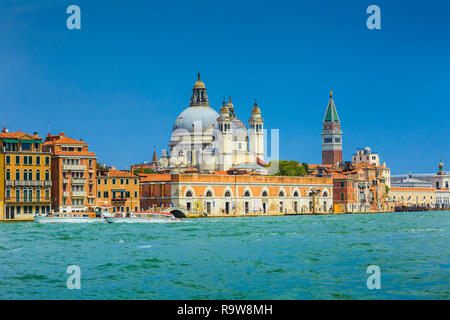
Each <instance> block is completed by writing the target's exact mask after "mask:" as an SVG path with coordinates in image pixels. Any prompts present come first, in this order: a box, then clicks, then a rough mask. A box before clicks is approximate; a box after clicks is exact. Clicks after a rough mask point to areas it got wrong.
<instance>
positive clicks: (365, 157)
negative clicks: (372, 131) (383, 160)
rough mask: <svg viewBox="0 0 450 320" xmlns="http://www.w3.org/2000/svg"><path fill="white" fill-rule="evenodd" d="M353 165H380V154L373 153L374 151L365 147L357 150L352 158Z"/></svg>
mask: <svg viewBox="0 0 450 320" xmlns="http://www.w3.org/2000/svg"><path fill="white" fill-rule="evenodd" d="M352 162H353V163H370V164H373V165H374V166H379V165H380V156H379V155H378V153H375V152H372V149H370V148H369V147H365V148H364V149H357V150H356V153H354V154H353V156H352Z"/></svg>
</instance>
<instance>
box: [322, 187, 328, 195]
mask: <svg viewBox="0 0 450 320" xmlns="http://www.w3.org/2000/svg"><path fill="white" fill-rule="evenodd" d="M329 196H330V191H328V188H325V189H324V190H323V192H322V197H329Z"/></svg>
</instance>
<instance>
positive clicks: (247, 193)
mask: <svg viewBox="0 0 450 320" xmlns="http://www.w3.org/2000/svg"><path fill="white" fill-rule="evenodd" d="M203 196H204V197H206V198H210V197H213V196H214V192H213V190H212V189H211V188H208V189H206V191H205V193H204V195H203ZM223 196H224V197H226V198H228V197H233V191H232V190H231V189H230V188H227V189H225V192H224V193H223ZM300 196H301V193H300V190H298V189H295V190H294V192H293V193H292V197H300ZM304 196H305V197H306V196H309V191H308V192H307V193H306V194H305V195H304ZM321 196H322V197H328V196H329V192H328V190H327V189H325V190H324V191H323V192H322V193H321ZM185 197H186V198H192V197H195V193H194V190H192V189H191V188H188V189H187V190H186V192H185ZM242 197H252V192H251V190H250V189H248V188H247V189H245V190H244V193H243V194H242ZM260 197H262V198H267V197H269V191H268V190H267V189H263V190H262V192H261V195H260ZM278 197H280V198H284V197H286V191H285V190H284V189H280V190H279V192H278Z"/></svg>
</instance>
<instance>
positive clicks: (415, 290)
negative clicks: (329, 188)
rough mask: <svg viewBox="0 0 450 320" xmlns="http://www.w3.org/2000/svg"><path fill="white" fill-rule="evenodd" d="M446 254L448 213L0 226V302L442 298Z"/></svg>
mask: <svg viewBox="0 0 450 320" xmlns="http://www.w3.org/2000/svg"><path fill="white" fill-rule="evenodd" d="M449 253H450V212H449V211H447V212H405V213H383V214H353V215H326V216H287V217H249V218H211V219H186V220H185V221H183V222H182V223H175V224H112V225H109V224H65V225H63V224H61V225H57V224H54V225H42V224H35V223H33V222H23V223H1V224H0V299H449V298H450V268H449V267H450V260H449V256H450V255H449ZM70 265H75V266H79V268H80V271H81V274H80V286H81V288H80V289H72V290H71V289H68V288H67V284H66V282H67V279H68V278H69V277H70V276H71V275H70V274H69V273H66V271H67V268H68V267H69V266H70ZM370 265H376V266H378V267H379V268H380V272H381V273H380V280H381V287H380V289H373V290H369V289H368V287H367V284H366V281H367V278H368V277H369V276H370V275H371V274H369V273H367V267H368V266H370ZM71 283H72V282H71ZM74 283H76V282H74Z"/></svg>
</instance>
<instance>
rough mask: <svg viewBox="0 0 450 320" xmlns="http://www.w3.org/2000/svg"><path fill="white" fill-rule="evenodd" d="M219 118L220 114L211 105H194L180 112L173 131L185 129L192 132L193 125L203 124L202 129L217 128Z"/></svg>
mask: <svg viewBox="0 0 450 320" xmlns="http://www.w3.org/2000/svg"><path fill="white" fill-rule="evenodd" d="M217 118H219V114H218V113H217V112H216V111H215V110H214V109H212V108H210V107H203V106H199V107H195V106H192V107H189V108H187V109H185V110H184V111H183V112H182V113H180V115H179V116H178V118H177V120H175V124H174V125H173V131H175V130H177V129H183V130H187V131H189V132H192V125H195V126H196V127H197V126H200V125H201V128H202V131H205V130H207V129H211V128H217Z"/></svg>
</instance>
